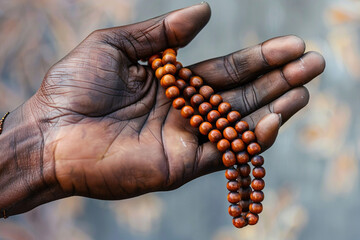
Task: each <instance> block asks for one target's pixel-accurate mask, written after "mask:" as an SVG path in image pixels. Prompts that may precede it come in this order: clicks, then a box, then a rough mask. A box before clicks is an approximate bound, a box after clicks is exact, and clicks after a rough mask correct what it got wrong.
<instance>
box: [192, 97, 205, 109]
mask: <svg viewBox="0 0 360 240" xmlns="http://www.w3.org/2000/svg"><path fill="white" fill-rule="evenodd" d="M203 102H204V97H203V96H202V95H200V94H195V95H193V96H192V97H191V99H190V104H191V106H193V107H198V106H199V105H200V104H201V103H203Z"/></svg>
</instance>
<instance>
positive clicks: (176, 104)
mask: <svg viewBox="0 0 360 240" xmlns="http://www.w3.org/2000/svg"><path fill="white" fill-rule="evenodd" d="M172 105H173V107H174V108H175V109H182V108H183V107H184V106H185V99H183V98H182V97H179V98H175V99H174V101H173V102H172Z"/></svg>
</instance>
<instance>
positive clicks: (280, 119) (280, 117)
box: [277, 113, 282, 128]
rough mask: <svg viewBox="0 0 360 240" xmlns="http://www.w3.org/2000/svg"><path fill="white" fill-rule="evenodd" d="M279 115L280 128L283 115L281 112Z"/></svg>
mask: <svg viewBox="0 0 360 240" xmlns="http://www.w3.org/2000/svg"><path fill="white" fill-rule="evenodd" d="M277 115H278V117H279V128H280V127H281V125H282V116H281V113H278V114H277Z"/></svg>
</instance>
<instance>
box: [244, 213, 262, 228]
mask: <svg viewBox="0 0 360 240" xmlns="http://www.w3.org/2000/svg"><path fill="white" fill-rule="evenodd" d="M246 220H247V222H248V224H249V225H255V224H256V223H257V222H258V221H259V215H257V214H255V213H248V214H246Z"/></svg>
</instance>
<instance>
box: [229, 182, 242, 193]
mask: <svg viewBox="0 0 360 240" xmlns="http://www.w3.org/2000/svg"><path fill="white" fill-rule="evenodd" d="M226 188H227V190H229V191H231V192H236V191H238V190H239V188H240V184H239V182H238V181H228V182H227V184H226Z"/></svg>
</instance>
